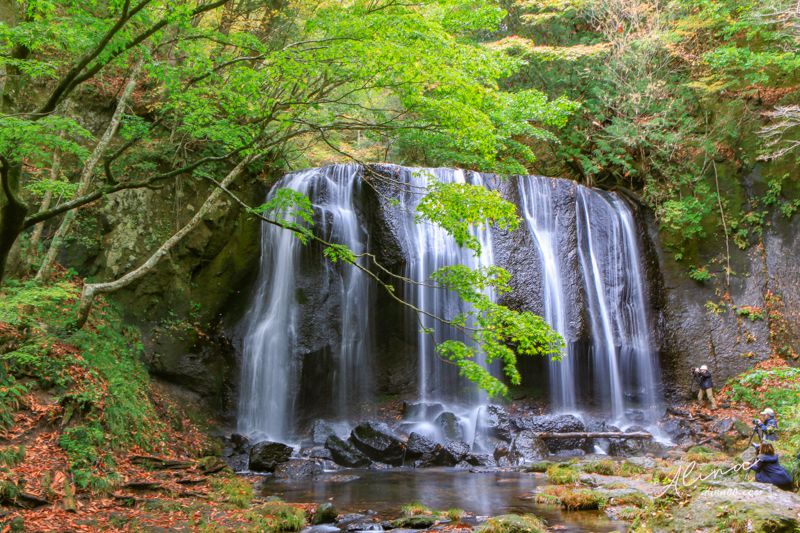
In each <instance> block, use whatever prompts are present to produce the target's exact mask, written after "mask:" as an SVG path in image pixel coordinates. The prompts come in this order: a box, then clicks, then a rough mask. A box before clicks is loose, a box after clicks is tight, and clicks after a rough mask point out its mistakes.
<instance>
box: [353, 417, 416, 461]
mask: <svg viewBox="0 0 800 533" xmlns="http://www.w3.org/2000/svg"><path fill="white" fill-rule="evenodd" d="M350 440H351V441H352V443H353V445H354V446H355V447H356V448H358V450H359V451H360V452H361V453H363V454H364V455H366V456H367V457H369V458H370V459H372V460H373V461H378V462H380V463H386V464H387V465H393V466H399V465H401V464H403V458H404V457H405V454H406V445H405V443H404V442H403V441H402V440H400V439H399V438H398V437H397V436H395V434H394V433H393V432H392V430H391V429H389V426H387V425H386V424H384V423H381V422H364V423H363V424H359V425H357V426H356V427H355V428H353V431H352V433H350Z"/></svg>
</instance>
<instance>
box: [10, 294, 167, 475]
mask: <svg viewBox="0 0 800 533" xmlns="http://www.w3.org/2000/svg"><path fill="white" fill-rule="evenodd" d="M79 295H80V289H79V287H78V286H77V285H76V284H75V283H73V282H71V281H69V280H60V281H57V282H55V283H53V284H48V285H40V284H38V283H36V282H33V281H28V282H18V281H15V280H10V281H8V282H7V283H6V284H5V285H4V286H3V288H2V289H0V346H6V351H5V352H4V353H1V354H0V425H2V426H4V427H8V426H9V425H10V424H11V423H13V413H14V411H16V410H17V409H19V408H20V407H21V402H22V400H23V397H24V395H25V394H26V393H27V392H28V391H29V389H30V388H31V387H37V388H39V389H41V390H43V391H46V392H48V393H50V394H51V395H53V396H55V399H56V400H57V401H58V403H59V404H60V405H61V406H63V408H64V411H63V416H62V420H61V426H63V427H66V429H65V430H64V431H63V433H62V435H61V437H60V438H59V445H60V446H61V447H62V448H63V449H64V451H65V452H66V453H67V457H68V458H69V461H70V468H71V470H72V473H73V476H74V478H75V483H76V485H77V486H78V487H80V488H90V489H93V490H107V489H109V488H111V487H112V486H113V484H114V483H115V481H116V479H117V476H116V475H115V474H114V473H113V468H114V463H113V458H112V452H113V451H115V450H119V449H122V448H125V447H128V446H130V445H137V446H139V447H141V448H142V449H143V450H146V451H148V450H150V451H151V450H155V449H158V448H159V447H161V446H163V445H164V444H165V443H166V436H165V431H164V430H165V426H164V424H163V423H162V422H161V421H160V420H159V417H158V415H157V413H156V410H155V408H154V406H153V403H152V401H151V400H150V398H149V396H148V393H149V388H150V381H149V376H148V374H147V370H146V368H145V367H144V364H143V363H142V361H141V355H142V344H141V341H140V338H139V333H138V331H137V330H135V329H133V328H129V327H126V326H124V325H123V323H122V320H121V317H120V313H119V312H117V311H116V310H115V309H114V308H113V307H112V306H111V305H109V304H108V303H105V302H102V301H101V302H98V303H99V305H98V306H96V307H95V309H94V311H93V313H92V316H91V319H90V321H89V322H88V323H87V324H86V325H85V326H84V328H83V329H80V330H77V331H76V330H74V328H72V321H73V320H74V317H75V316H76V310H77V305H78V298H79ZM4 338H7V339H9V340H7V341H6V342H3V339H4ZM21 378H25V380H26V385H22V384H21V383H20V382H19V379H21Z"/></svg>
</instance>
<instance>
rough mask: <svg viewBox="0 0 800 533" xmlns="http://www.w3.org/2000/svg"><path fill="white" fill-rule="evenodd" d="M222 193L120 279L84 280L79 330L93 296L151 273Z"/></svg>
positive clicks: (227, 181)
mask: <svg viewBox="0 0 800 533" xmlns="http://www.w3.org/2000/svg"><path fill="white" fill-rule="evenodd" d="M256 158H257V156H253V155H249V156H247V157H245V158H244V159H243V160H242V161H241V162H239V164H238V165H236V166H235V167H234V168H233V170H231V171H230V172H229V173H228V175H227V176H225V178H224V179H223V180H222V182H220V185H221V186H222V187H223V188H227V187H229V186H230V185H231V184H232V183H233V182H234V181H235V180H236V178H238V177H239V176H240V175H241V174H242V172H244V169H245V168H246V167H247V165H248V164H250V163H251V162H252V161H254V160H255V159H256ZM224 194H225V193H224V191H223V190H222V189H221V188H217V189H214V190H213V191H212V192H211V194H209V195H208V198H206V201H205V202H203V205H202V206H201V207H200V209H198V210H197V213H195V215H194V216H193V217H192V218H191V220H189V222H187V223H186V224H185V225H184V226H183V227H182V228H181V229H179V230H178V231H177V232H176V233H175V234H174V235H172V237H170V238H169V239H167V240H166V241H164V243H163V244H162V245H161V246H160V247H159V248H158V250H156V251H155V252H153V254H152V255H151V256H150V257H149V258H148V259H147V261H145V262H144V263H143V264H142V265H141V266H139V267H137V268H135V269H134V270H131V271H130V272H128V273H127V274H125V275H124V276H122V277H121V278H119V279H116V280H114V281H108V282H105V283H87V284H86V285H84V286H83V291H82V292H81V301H80V306H79V308H78V318H77V321H76V327H77V328H78V329H80V328H82V327H83V325H84V324H85V323H86V320H87V319H88V318H89V312H90V311H91V309H92V303H93V302H94V297H95V296H96V295H98V294H107V293H110V292H114V291H118V290H120V289H122V288H124V287H127V286H128V285H130V284H131V283H133V282H134V281H136V280H138V279H140V278H142V277H144V276H145V275H147V274H148V273H150V272H151V271H152V270H153V269H154V268H155V267H156V265H158V262H159V261H160V260H161V258H163V257H164V256H165V255H167V254H168V253H169V252H171V251H172V249H173V248H175V246H177V245H178V244H179V243H180V242H181V240H182V239H183V238H184V237H185V236H186V235H187V234H189V232H191V231H192V230H193V229H195V228H196V227H197V226H198V225H199V224H200V222H202V220H203V219H204V218H205V217H206V216H207V215H208V214H209V213H211V212H212V211H213V210H214V209H215V208H216V207H217V203H218V202H219V201H220V200H221V199H223V198H224V197H223V195H224Z"/></svg>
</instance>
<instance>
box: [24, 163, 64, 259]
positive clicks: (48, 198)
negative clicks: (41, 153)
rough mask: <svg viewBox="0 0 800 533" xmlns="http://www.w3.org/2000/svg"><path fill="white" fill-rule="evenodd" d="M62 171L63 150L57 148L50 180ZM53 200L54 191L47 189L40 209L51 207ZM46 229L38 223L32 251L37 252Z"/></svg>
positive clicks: (31, 244) (35, 228) (32, 238)
mask: <svg viewBox="0 0 800 533" xmlns="http://www.w3.org/2000/svg"><path fill="white" fill-rule="evenodd" d="M60 173H61V152H60V151H59V150H58V149H56V151H55V152H54V153H53V165H52V166H51V167H50V180H51V181H57V180H58V176H59V174H60ZM52 201H53V192H52V191H47V192H46V193H44V198H42V204H41V205H40V206H39V211H47V210H48V209H50V203H51V202H52ZM43 231H44V222H41V223H39V224H37V225H36V226H35V227H34V228H33V233H31V241H30V245H29V249H30V253H31V254H36V255H38V254H37V251H36V249H37V248H38V247H39V241H40V240H41V239H42V232H43Z"/></svg>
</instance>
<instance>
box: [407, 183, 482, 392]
mask: <svg viewBox="0 0 800 533" xmlns="http://www.w3.org/2000/svg"><path fill="white" fill-rule="evenodd" d="M403 174H404V175H403V178H404V180H403V181H404V182H405V183H406V185H407V187H406V189H405V192H404V194H403V198H402V201H401V205H400V209H402V214H401V216H400V218H401V220H402V224H403V228H404V237H405V239H406V245H405V247H406V250H407V253H408V257H407V264H406V272H405V276H406V277H408V278H411V279H414V280H417V281H421V282H423V284H408V285H407V287H406V298H407V299H408V300H409V301H410V302H412V303H413V304H414V305H415V306H417V307H419V308H420V309H422V310H424V311H426V312H427V313H430V314H432V315H435V316H438V317H443V318H452V317H454V316H456V315H457V314H459V313H463V312H465V311H467V310H468V309H467V307H466V305H465V304H464V303H463V302H462V301H461V300H460V299H459V298H458V297H457V296H456V295H455V294H453V293H452V292H449V291H445V290H442V289H438V288H436V287H433V286H431V283H432V282H431V279H430V277H431V274H433V273H434V272H435V271H436V270H438V269H440V268H442V267H444V266H450V265H466V266H468V267H471V268H478V267H481V266H490V265H492V264H493V263H494V257H493V251H492V238H491V233H490V231H489V230H488V229H475V230H473V235H474V236H475V237H477V239H478V241H479V242H480V244H481V253H480V255H478V256H476V255H475V254H474V253H473V251H472V250H469V249H467V248H462V247H459V246H458V245H457V244H456V242H455V240H454V239H453V238H452V237H451V236H450V235H448V234H447V232H445V231H444V230H443V229H442V228H440V227H439V226H436V225H434V224H430V223H427V222H417V221H416V220H415V217H414V213H415V208H416V206H417V203H418V201H419V198H420V191H423V190H424V187H425V186H426V185H427V183H428V181H429V180H431V179H434V180H436V181H439V182H442V183H470V184H472V185H480V186H483V185H484V182H483V176H481V175H480V174H478V173H475V172H469V173H465V172H464V171H463V170H454V169H445V168H437V169H403ZM415 320H416V319H415ZM418 320H419V322H418V323H419V327H417V328H416V331H417V343H418V345H417V346H418V361H419V365H418V368H417V371H418V376H419V383H418V387H419V399H420V401H422V402H427V401H443V402H456V403H461V404H464V405H473V404H475V403H476V402H479V401H480V400H481V398H482V397H483V395H482V394H480V393H479V392H478V390H477V388H476V387H475V386H473V385H471V384H469V383H466V382H465V381H464V379H463V378H461V377H460V376H459V375H458V370H457V368H455V367H454V366H453V365H452V364H449V363H447V362H446V361H442V360H441V359H440V358H439V357H438V356H437V355H436V352H435V345H436V344H437V343H439V342H442V341H444V340H448V339H457V340H462V341H467V340H468V339H467V338H466V336H465V335H464V333H463V332H459V331H457V330H455V329H454V328H451V327H449V326H447V325H446V324H442V323H441V322H439V321H437V320H435V319H434V318H432V317H430V316H426V315H421V316H420V317H419V319H418ZM424 330H428V331H433V334H431V333H426V332H425V331H424Z"/></svg>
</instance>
